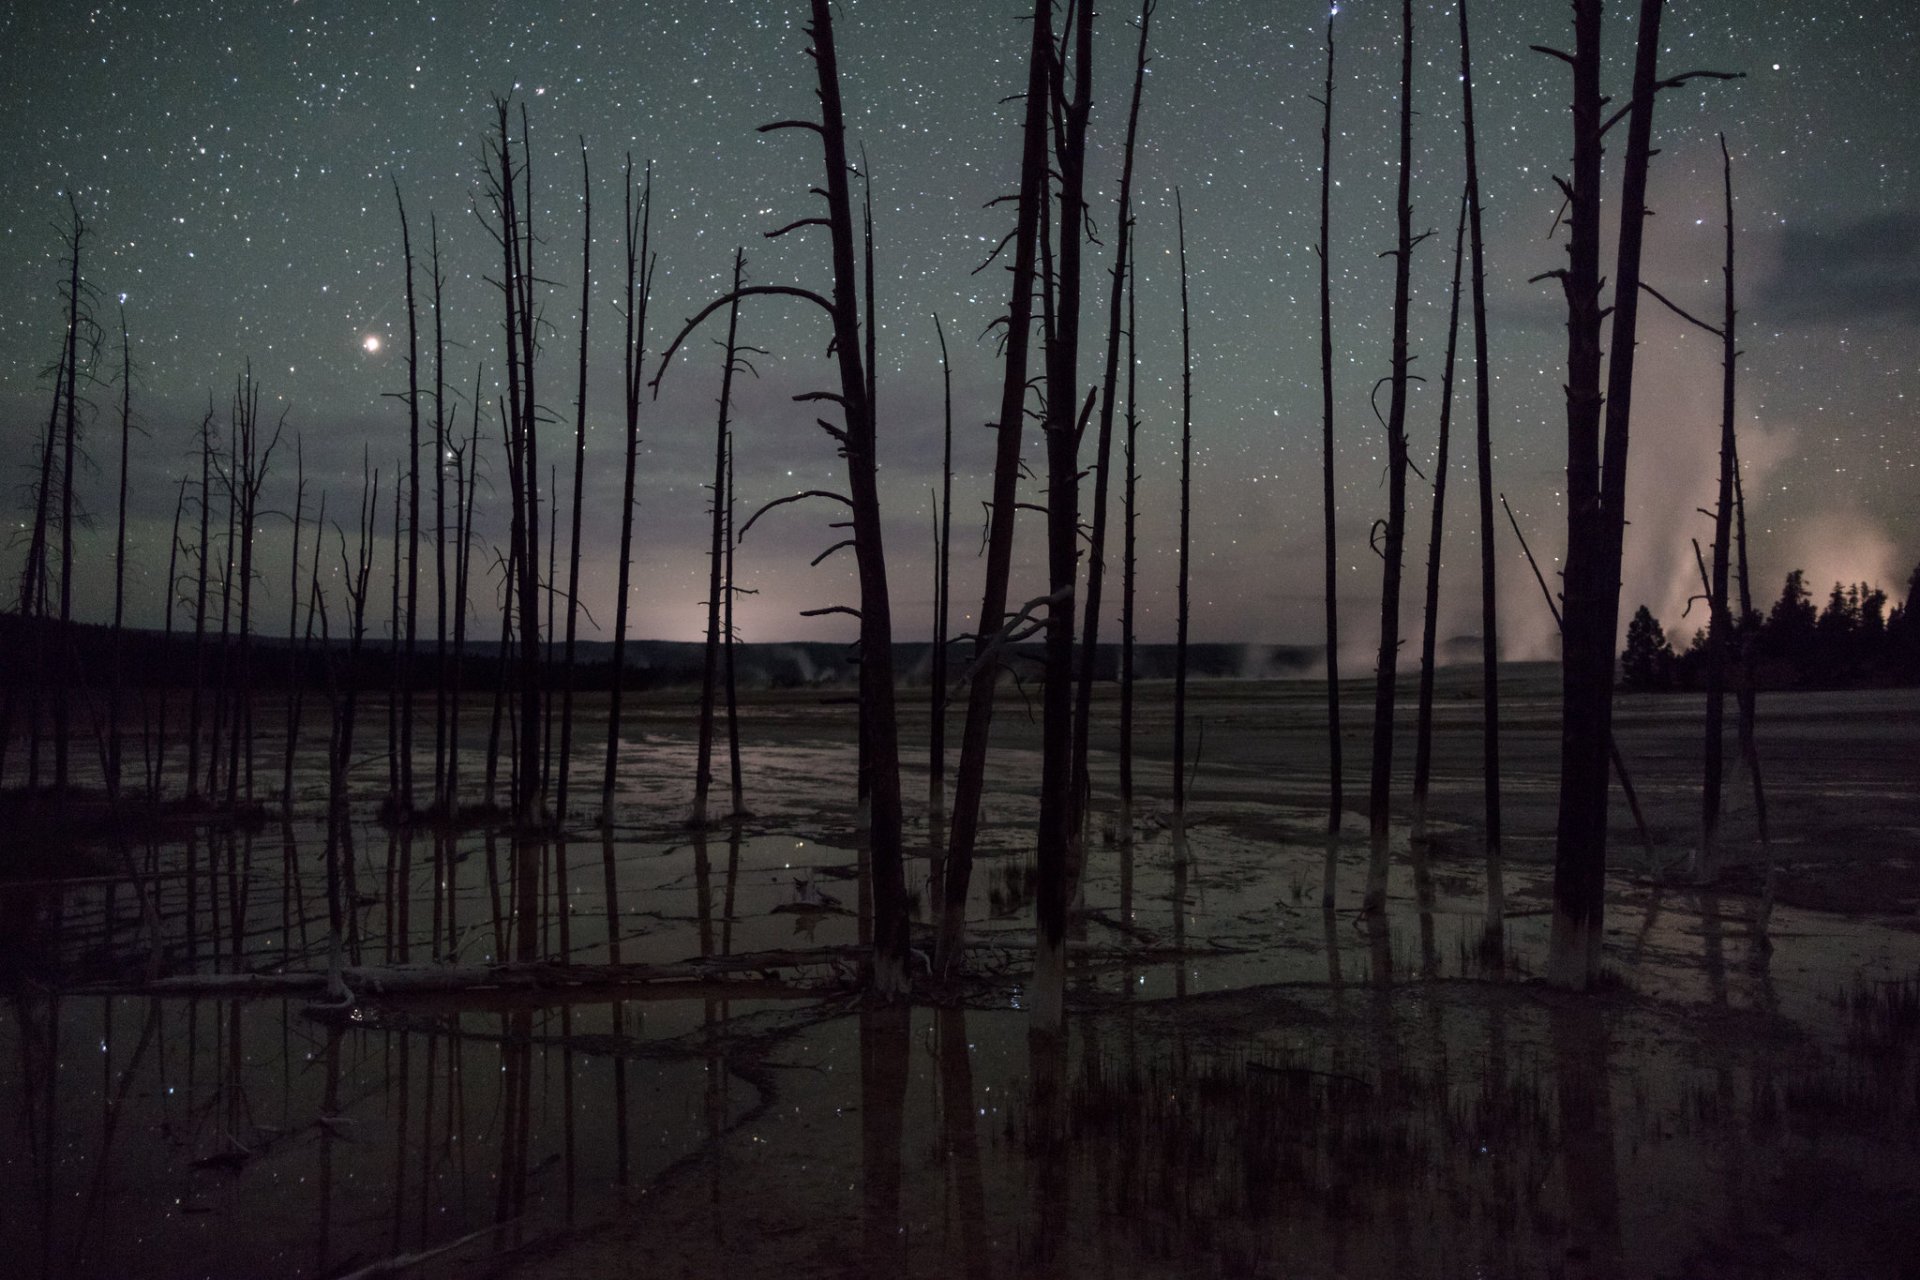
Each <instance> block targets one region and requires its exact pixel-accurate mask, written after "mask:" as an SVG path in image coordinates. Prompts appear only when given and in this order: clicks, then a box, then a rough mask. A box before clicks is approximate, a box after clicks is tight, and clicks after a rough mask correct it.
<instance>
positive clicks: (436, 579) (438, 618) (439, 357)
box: [427, 212, 459, 882]
mask: <svg viewBox="0 0 1920 1280" xmlns="http://www.w3.org/2000/svg"><path fill="white" fill-rule="evenodd" d="M427 226H428V228H429V231H430V234H431V239H430V241H429V243H430V245H431V248H430V249H429V253H430V255H431V261H432V266H431V270H432V277H433V656H434V671H433V809H434V812H435V813H436V814H438V815H439V816H441V817H443V818H444V817H446V816H447V794H446V785H445V779H446V776H447V775H446V768H447V710H448V704H447V676H448V672H447V457H448V453H447V337H446V325H445V319H446V313H445V309H444V308H443V306H442V305H441V304H442V294H443V292H444V288H445V285H446V277H445V276H444V275H442V274H441V271H440V219H439V217H438V216H437V215H435V214H433V213H431V212H429V213H428V215H427ZM454 501H455V503H456V504H457V503H458V502H459V497H458V495H456V496H455V498H454ZM454 515H455V519H456V520H457V519H458V517H459V510H458V506H457V505H456V507H455V512H454ZM436 882H437V877H436Z"/></svg>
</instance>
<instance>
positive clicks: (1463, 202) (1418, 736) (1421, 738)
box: [1411, 192, 1467, 879]
mask: <svg viewBox="0 0 1920 1280" xmlns="http://www.w3.org/2000/svg"><path fill="white" fill-rule="evenodd" d="M1466 236H1467V197H1466V194H1465V193H1464V192H1463V193H1462V194H1461V197H1460V225H1459V228H1458V229H1457V230H1456V231H1455V232H1454V236H1453V294H1452V302H1451V303H1450V304H1449V306H1448V310H1447V357H1446V364H1445V368H1444V372H1443V373H1442V374H1441V378H1440V388H1441V390H1440V441H1439V446H1438V448H1437V449H1436V450H1435V454H1434V463H1433V522H1432V525H1431V527H1430V528H1429V529H1428V532H1427V597H1426V599H1427V607H1426V612H1425V615H1424V616H1423V618H1422V620H1421V627H1420V702H1419V711H1418V718H1417V721H1416V728H1415V729H1414V737H1413V839H1412V842H1411V849H1412V852H1413V867H1414V874H1415V875H1416V876H1419V877H1420V878H1422V879H1424V878H1425V876H1426V865H1427V788H1428V784H1429V783H1430V782H1431V781H1432V774H1433V676H1434V659H1435V653H1434V649H1435V646H1436V643H1437V641H1438V639H1439V623H1440V540H1441V533H1442V531H1443V530H1444V529H1445V527H1446V525H1445V521H1446V509H1447V437H1448V434H1449V432H1450V429H1451V428H1452V426H1453V368H1454V355H1455V352H1456V351H1457V349H1458V343H1459V338H1460V266H1461V259H1462V257H1463V256H1464V253H1465V249H1466Z"/></svg>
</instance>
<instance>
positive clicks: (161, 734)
mask: <svg viewBox="0 0 1920 1280" xmlns="http://www.w3.org/2000/svg"><path fill="white" fill-rule="evenodd" d="M186 506H187V476H186V473H185V472H184V471H183V472H181V474H180V487H179V489H178V491H177V492H176V493H175V495H174V499H173V536H172V537H171V538H169V539H168V540H167V594H166V605H165V608H164V610H163V612H162V615H161V616H162V617H163V618H164V622H163V623H162V629H161V632H160V636H161V639H160V647H161V649H162V651H163V652H166V653H169V654H170V653H172V652H173V608H174V604H175V602H176V601H177V600H178V598H179V594H180V591H179V587H180V578H179V568H180V516H181V513H182V512H184V511H185V510H186ZM169 692H170V690H167V689H162V690H161V691H160V697H159V699H158V701H159V703H160V707H159V710H158V711H157V712H156V713H155V716H154V720H155V725H154V735H153V737H154V743H153V772H152V774H151V775H150V776H149V777H148V780H147V794H148V795H149V797H150V798H152V799H154V800H158V799H159V798H160V793H161V791H162V790H163V789H164V788H165V785H166V771H167V694H168V693H169Z"/></svg>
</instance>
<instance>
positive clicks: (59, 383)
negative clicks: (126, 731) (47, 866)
mask: <svg viewBox="0 0 1920 1280" xmlns="http://www.w3.org/2000/svg"><path fill="white" fill-rule="evenodd" d="M66 373H67V348H66V343H65V342H64V341H62V342H61V344H60V359H59V362H58V363H57V364H56V366H55V368H54V373H53V407H52V408H51V409H49V410H48V411H47V429H46V431H45V432H44V433H43V434H42V435H41V437H40V460H39V467H38V472H39V474H38V476H37V477H36V479H35V482H34V488H33V522H32V525H31V532H30V533H29V535H28V541H27V558H26V563H25V564H24V565H23V566H22V568H21V570H20V609H19V612H20V619H21V622H22V624H23V625H24V627H25V628H26V630H25V632H24V634H25V635H26V636H27V637H28V640H27V650H28V657H27V669H28V672H29V677H30V678H29V679H28V680H27V682H26V684H27V776H26V785H27V789H28V790H29V791H33V790H35V789H37V788H38V787H39V785H40V736H41V727H40V697H41V692H42V686H44V685H45V684H46V635H45V632H46V626H45V620H46V612H47V610H46V597H47V530H48V516H49V512H50V511H51V509H52V506H51V504H52V501H53V459H54V455H55V453H56V451H57V450H58V448H59V439H60V406H61V404H62V402H63V401H64V399H65V396H66V389H67V380H66ZM18 687H19V685H18V682H16V681H9V682H8V684H7V693H6V702H5V706H4V708H0V764H4V762H5V760H6V751H7V748H8V747H9V746H10V745H11V744H12V742H13V710H14V697H15V691H16V690H17V688H18Z"/></svg>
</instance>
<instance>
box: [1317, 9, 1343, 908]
mask: <svg viewBox="0 0 1920 1280" xmlns="http://www.w3.org/2000/svg"><path fill="white" fill-rule="evenodd" d="M1335 12H1337V10H1335V9H1332V8H1330V9H1329V10H1328V11H1327V78H1326V84H1325V86H1324V87H1323V89H1322V90H1321V92H1322V94H1323V95H1324V96H1323V97H1322V98H1321V99H1320V106H1321V109H1322V115H1321V120H1320V243H1319V244H1318V245H1316V246H1315V248H1316V250H1317V252H1318V256H1319V258H1320V410H1321V417H1320V422H1321V427H1320V456H1321V488H1322V495H1321V521H1322V524H1323V525H1324V535H1323V536H1324V547H1325V552H1326V614H1327V617H1326V622H1327V847H1326V859H1325V865H1324V866H1323V868H1322V871H1321V879H1320V905H1321V907H1322V908H1325V909H1331V908H1332V907H1333V902H1334V888H1335V881H1336V879H1337V878H1338V875H1339V868H1340V820H1341V817H1342V810H1343V809H1344V807H1345V801H1344V798H1343V797H1342V795H1341V789H1342V788H1341V769H1340V765H1341V744H1340V610H1339V607H1338V595H1339V573H1338V570H1339V558H1338V556H1337V555H1336V554H1335V552H1334V484H1333V278H1332V269H1333V268H1332V262H1331V260H1330V258H1329V256H1328V250H1329V245H1328V243H1327V231H1328V205H1329V202H1330V198H1331V193H1332V190H1333V18H1334V14H1335Z"/></svg>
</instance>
